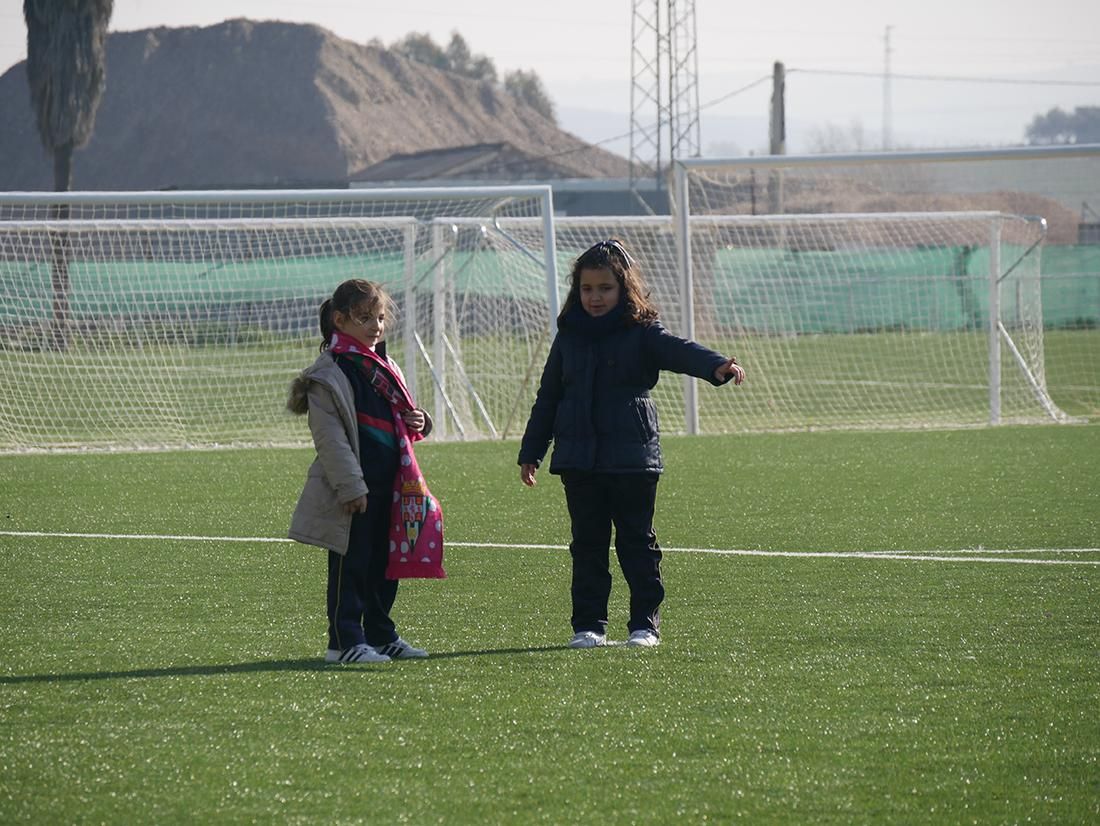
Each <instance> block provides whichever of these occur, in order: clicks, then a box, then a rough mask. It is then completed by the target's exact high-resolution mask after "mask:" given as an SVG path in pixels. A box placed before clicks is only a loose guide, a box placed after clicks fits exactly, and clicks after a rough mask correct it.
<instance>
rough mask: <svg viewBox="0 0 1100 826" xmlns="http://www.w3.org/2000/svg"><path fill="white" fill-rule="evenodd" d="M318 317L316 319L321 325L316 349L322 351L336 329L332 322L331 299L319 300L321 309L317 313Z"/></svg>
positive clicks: (327, 345) (326, 346)
mask: <svg viewBox="0 0 1100 826" xmlns="http://www.w3.org/2000/svg"><path fill="white" fill-rule="evenodd" d="M318 314H319V316H320V318H319V319H318V321H319V323H320V327H321V346H320V347H318V348H317V349H318V350H320V351H321V352H322V353H323V352H325V350H327V349H328V347H329V342H331V341H332V334H333V332H335V330H336V326H335V325H334V324H333V323H332V299H331V298H326V299H325V300H324V301H323V302H321V309H320V312H319V313H318Z"/></svg>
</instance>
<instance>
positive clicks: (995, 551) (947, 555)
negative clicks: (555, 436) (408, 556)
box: [0, 531, 1100, 565]
mask: <svg viewBox="0 0 1100 826" xmlns="http://www.w3.org/2000/svg"><path fill="white" fill-rule="evenodd" d="M0 536H11V537H35V538H55V539H136V540H161V541H169V542H262V543H280V544H282V543H286V544H289V543H292V542H293V541H294V540H292V539H286V538H283V537H277V536H192V535H179V534H156V533H142V534H133V533H129V534H123V533H120V534H115V533H63V532H54V531H0ZM447 544H448V545H449V546H451V547H453V548H503V549H507V548H516V549H519V550H539V551H564V550H567V548H566V546H565V545H532V544H519V543H506V542H453V541H450V540H448V541H447ZM662 550H665V551H671V552H674V553H694V554H718V555H722V556H781V557H804V558H808V559H817V558H822V559H894V560H904V561H909V562H986V563H1001V564H1014V565H1100V560H1088V559H1027V558H1022V557H1010V556H1007V555H1008V554H1094V553H1100V548H1018V549H1007V548H1006V549H1000V548H974V549H972V550H945V551H937V552H935V553H927V552H917V551H759V550H739V549H735V548H662Z"/></svg>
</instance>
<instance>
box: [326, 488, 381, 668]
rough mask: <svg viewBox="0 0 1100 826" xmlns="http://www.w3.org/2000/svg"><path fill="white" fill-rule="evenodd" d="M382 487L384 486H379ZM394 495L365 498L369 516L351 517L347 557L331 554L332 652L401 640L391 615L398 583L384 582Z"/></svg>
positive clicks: (329, 629)
mask: <svg viewBox="0 0 1100 826" xmlns="http://www.w3.org/2000/svg"><path fill="white" fill-rule="evenodd" d="M379 487H381V486H379ZM390 496H391V494H390V492H389V491H388V490H387V491H386V492H385V493H380V494H378V495H375V494H373V493H372V494H371V495H370V496H368V497H367V512H366V513H357V514H355V515H354V516H352V518H351V539H350V540H349V542H348V552H347V554H346V555H344V556H341V555H340V554H338V553H335V552H333V551H329V554H328V647H329V648H334V649H336V650H339V651H342V650H343V649H345V648H350V647H351V646H353V645H358V644H360V643H364V642H365V643H367V644H368V645H373V646H379V645H386V644H388V643H391V642H393V641H394V640H395V639H397V632H396V630H395V629H394V624H393V620H391V619H390V611H391V610H392V609H393V601H394V599H395V598H396V597H397V580H396V579H386V563H387V562H388V561H389V556H388V555H389V528H390Z"/></svg>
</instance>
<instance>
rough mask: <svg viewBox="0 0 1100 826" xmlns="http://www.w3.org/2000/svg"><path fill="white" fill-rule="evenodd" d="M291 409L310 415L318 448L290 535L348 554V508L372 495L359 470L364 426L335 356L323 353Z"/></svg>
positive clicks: (293, 390) (295, 389)
mask: <svg viewBox="0 0 1100 826" xmlns="http://www.w3.org/2000/svg"><path fill="white" fill-rule="evenodd" d="M286 406H287V409H288V410H290V411H291V412H292V413H297V414H299V415H301V414H304V413H308V414H309V429H310V432H311V433H312V434H313V444H314V447H316V448H317V458H316V459H314V460H313V464H312V465H310V466H309V472H308V473H307V474H306V484H305V487H304V488H303V489H302V495H301V496H299V497H298V505H297V507H295V508H294V515H293V516H292V517H291V519H290V532H289V534H288V535H289V536H290V538H291V539H295V540H297V541H298V542H304V543H306V544H307V545H318V546H320V547H322V548H327V549H328V550H330V551H336V552H337V553H339V554H345V553H347V550H348V537H349V536H350V534H351V514H350V513H346V512H345V511H344V503H345V502H351V501H352V500H353V499H358V498H359V497H360V496H365V495H366V493H367V483H366V482H364V481H363V469H362V467H360V465H359V425H358V424H357V422H356V417H355V394H354V391H353V390H352V388H351V382H349V381H348V378H347V376H345V375H344V373H343V371H342V370H341V369H340V368H339V366H338V365H337V364H336V362H335V360H333V358H332V355H331V354H330V353H328V352H324V353H321V355H320V356H318V357H317V360H316V361H315V362H313V364H312V365H310V366H309V367H307V368H306V369H305V370H303V371H302V372H301V374H300V375H299V376H298V377H297V378H296V379H294V381H293V382H291V384H290V396H289V397H288V398H287V402H286Z"/></svg>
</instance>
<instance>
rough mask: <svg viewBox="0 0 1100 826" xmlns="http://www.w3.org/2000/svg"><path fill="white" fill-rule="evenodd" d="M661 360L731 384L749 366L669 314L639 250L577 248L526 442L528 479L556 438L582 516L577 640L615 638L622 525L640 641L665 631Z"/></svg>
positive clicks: (632, 623)
mask: <svg viewBox="0 0 1100 826" xmlns="http://www.w3.org/2000/svg"><path fill="white" fill-rule="evenodd" d="M661 370H671V371H672V372H675V373H686V374H688V375H691V376H695V377H696V378H700V379H706V380H708V381H709V382H710V383H711V384H714V385H715V386H719V385H722V384H725V383H726V382H728V381H730V380H731V379H732V380H733V382H734V384H741V382H743V381H744V380H745V371H744V369H743V368H742V367H741V365H739V364H738V363H737V360H736V359H733V358H727V357H726V356H723V355H721V354H719V353H716V352H714V351H713V350H708V349H707V348H706V347H703V346H702V345H700V344H696V343H695V342H693V341H688V340H686V339H682V338H677V337H676V336H674V335H672V334H671V333H669V332H668V331H667V330H665V328H664V327H663V326H662V325H661V323H660V321H658V320H657V311H656V309H654V307H653V306H652V305H651V304H650V303H649V295H648V293H647V291H646V289H645V285H644V283H643V282H642V278H641V274H640V272H639V268H638V265H637V262H636V261H635V259H634V257H633V256H632V255H631V254H630V253H629V252H628V251H627V250H626V247H625V246H623V244H622V242H621V241H618V240H617V239H610V240H608V241H601V242H600V243H598V244H596V245H594V246H592V247H590V248H589V249H588V250H586V251H585V252H584V253H582V254H581V255H580V257H578V258H577V260H576V262H575V263H574V265H573V271H572V273H571V275H570V279H569V294H568V295H567V296H566V299H565V302H564V304H563V306H562V310H561V313H560V314H559V315H558V334H557V336H556V337H555V338H554V343H553V344H552V345H551V347H550V354H549V355H548V356H547V359H546V366H545V367H544V368H543V372H542V380H541V382H540V384H539V389H538V394H537V395H536V397H535V404H534V406H533V407H532V408H531V417H530V418H529V419H528V421H527V429H526V431H525V432H524V434H523V442H522V443H521V445H520V451H519V465H520V479H521V480H522V482H523V483H524V484H525V485H528V486H532V485H534V484H535V474H536V471H537V469H538V467H539V465H540V463H541V462H542V459H543V457H544V456H545V455H546V451H547V449H548V447H549V446H550V441H551V439H553V441H554V452H553V454H552V456H551V458H550V472H551V473H554V474H560V476H561V479H562V484H563V485H564V487H565V501H566V505H567V507H568V509H569V518H570V521H571V523H572V542H571V543H570V545H569V552H570V555H571V556H572V559H573V582H572V602H573V614H572V623H573V632H574V636H573V639H572V640H571V641H570V643H569V645H570V646H571V647H573V648H593V647H596V646H600V645H606V644H607V604H608V599H609V598H610V596H611V572H610V566H609V556H610V544H611V528H612V526H614V528H615V553H616V555H617V556H618V558H619V566H620V567H621V568H622V571H623V576H624V577H625V578H626V582H627V585H628V586H629V588H630V620H629V622H628V623H627V629H628V631H629V633H630V637H629V639H628V640H627V644H628V645H638V646H653V645H657V644H658V643H659V642H660V630H659V626H660V612H659V607H660V604H661V601H662V600H663V599H664V595H665V590H664V585H663V584H662V582H661V548H660V546H659V545H658V544H657V536H656V534H655V533H654V532H653V510H654V504H655V502H656V496H657V480H658V479H659V478H660V473H661V471H662V470H663V465H662V462H661V445H660V433H659V430H658V425H657V409H656V407H655V406H654V404H653V400H652V399H651V398H650V395H649V391H650V390H651V389H652V388H653V387H654V385H656V384H657V379H658V377H659V374H660V371H661Z"/></svg>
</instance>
